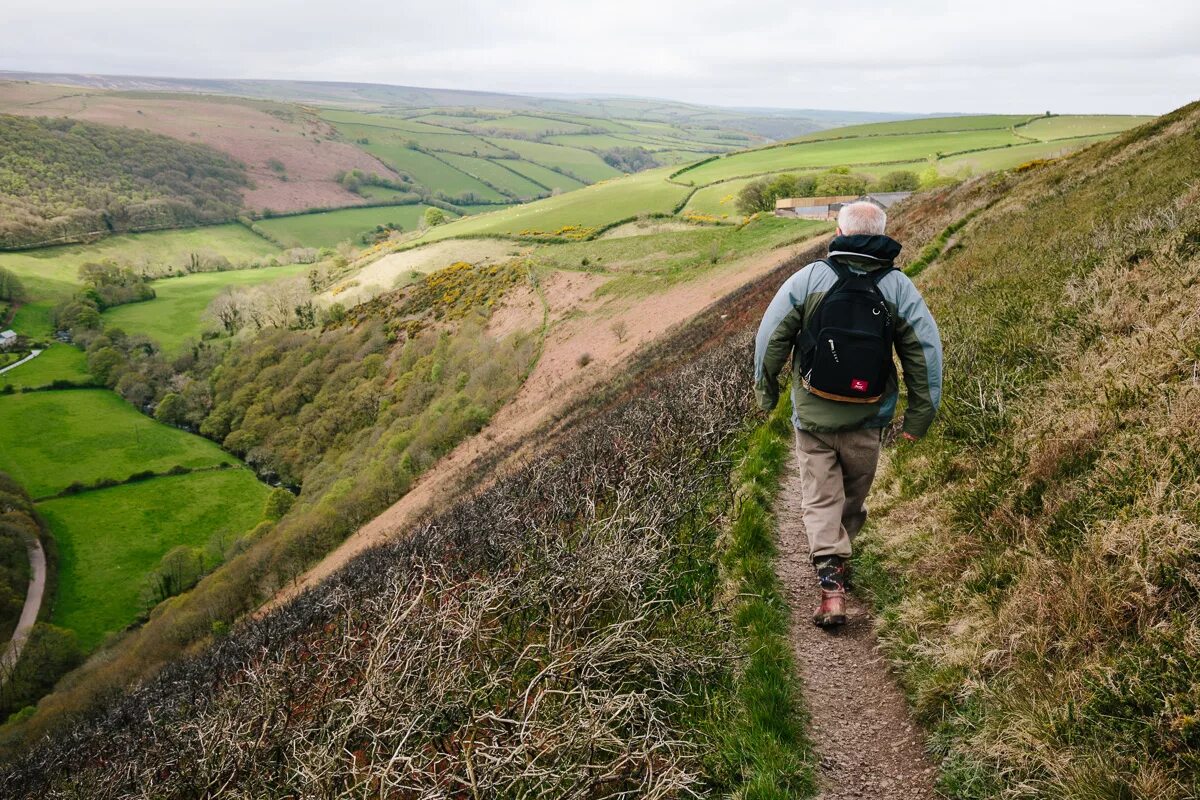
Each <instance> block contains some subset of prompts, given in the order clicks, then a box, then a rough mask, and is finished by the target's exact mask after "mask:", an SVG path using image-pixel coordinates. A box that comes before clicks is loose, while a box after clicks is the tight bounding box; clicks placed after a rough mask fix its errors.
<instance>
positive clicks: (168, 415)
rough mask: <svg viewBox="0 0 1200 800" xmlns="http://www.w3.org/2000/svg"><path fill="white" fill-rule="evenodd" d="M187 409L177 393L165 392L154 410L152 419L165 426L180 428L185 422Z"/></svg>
mask: <svg viewBox="0 0 1200 800" xmlns="http://www.w3.org/2000/svg"><path fill="white" fill-rule="evenodd" d="M186 413H187V407H186V405H185V404H184V402H183V397H181V396H180V395H179V394H178V393H177V392H167V393H166V394H165V395H163V399H162V400H159V401H158V408H156V409H154V418H155V419H156V420H158V421H159V422H164V423H166V424H167V425H175V426H177V427H178V426H181V425H183V424H184V422H186V416H185V415H186Z"/></svg>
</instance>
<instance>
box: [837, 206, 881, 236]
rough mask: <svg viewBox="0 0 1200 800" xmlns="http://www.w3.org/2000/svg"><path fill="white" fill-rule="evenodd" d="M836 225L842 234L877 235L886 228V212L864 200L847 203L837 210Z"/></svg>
mask: <svg viewBox="0 0 1200 800" xmlns="http://www.w3.org/2000/svg"><path fill="white" fill-rule="evenodd" d="M838 227H839V228H840V229H841V231H842V235H844V236H853V235H854V234H856V233H866V234H872V235H875V236H879V235H880V234H882V233H883V232H884V231H885V230H886V229H887V212H885V211H884V210H883V209H882V208H880V207H879V206H877V205H875V204H874V203H869V202H867V201H866V200H860V201H858V202H857V203H847V204H846V205H844V206H842V210H841V211H839V212H838Z"/></svg>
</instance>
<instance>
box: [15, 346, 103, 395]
mask: <svg viewBox="0 0 1200 800" xmlns="http://www.w3.org/2000/svg"><path fill="white" fill-rule="evenodd" d="M58 380H63V381H71V382H72V383H90V382H91V380H92V376H91V375H89V374H88V371H87V357H86V356H85V355H84V353H83V351H82V350H80V349H79V348H78V347H72V346H71V345H69V344H53V345H50V347H48V348H47V349H46V350H43V351H42V353H41V355H39V356H38V357H37V358H35V359H33V360H32V361H26V362H25V363H24V364H22V365H21V366H19V367H17V368H16V369H10V370H9V371H8V372H6V373H4V374H3V375H0V387H3V386H4V385H5V384H9V385H11V386H13V387H14V388H17V389H24V388H26V387H29V388H36V387H39V386H49V385H50V384H52V383H54V382H55V381H58ZM0 411H2V407H0Z"/></svg>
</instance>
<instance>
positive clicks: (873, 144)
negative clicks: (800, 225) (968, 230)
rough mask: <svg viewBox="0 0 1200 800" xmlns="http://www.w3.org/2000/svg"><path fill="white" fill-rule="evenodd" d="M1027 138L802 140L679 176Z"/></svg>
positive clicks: (905, 155) (892, 157)
mask: <svg viewBox="0 0 1200 800" xmlns="http://www.w3.org/2000/svg"><path fill="white" fill-rule="evenodd" d="M1024 142H1025V140H1024V139H1020V138H1018V137H1017V136H1015V135H1013V134H1012V133H1011V132H1009V131H1007V130H992V131H963V132H960V133H928V134H921V133H913V134H902V135H898V136H863V137H859V138H855V139H839V140H827V141H814V142H800V143H798V144H791V145H785V146H783V147H771V148H765V149H761V150H750V151H747V152H743V153H735V154H733V155H729V156H724V157H722V158H719V159H717V160H716V161H712V162H710V163H708V164H704V165H703V166H700V167H697V168H696V169H693V170H689V171H688V172H685V173H683V174H682V175H680V176H679V178H678V180H680V181H684V182H693V183H695V184H696V185H697V186H703V185H706V184H709V183H712V182H714V181H718V180H724V179H726V178H736V177H740V176H744V175H754V174H756V173H763V172H777V171H779V170H784V169H800V168H806V167H807V168H810V169H811V168H815V167H830V166H845V165H849V166H852V165H855V164H878V163H880V162H886V161H918V160H921V159H924V158H929V157H931V156H933V157H936V156H938V155H939V154H943V153H953V152H958V151H961V150H974V149H977V148H985V147H986V148H994V147H1005V146H1008V145H1019V144H1023V143H1024Z"/></svg>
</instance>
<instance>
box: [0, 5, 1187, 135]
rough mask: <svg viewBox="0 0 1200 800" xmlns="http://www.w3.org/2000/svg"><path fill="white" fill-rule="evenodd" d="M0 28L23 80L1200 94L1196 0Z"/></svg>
mask: <svg viewBox="0 0 1200 800" xmlns="http://www.w3.org/2000/svg"><path fill="white" fill-rule="evenodd" d="M0 29H2V30H3V31H4V45H3V47H2V48H0V69H16V70H29V71H65V72H88V73H98V74H124V75H152V76H166V77H188V78H287V79H307V80H339V81H366V82H375V83H392V84H401V85H409V86H431V87H441V88H453V89H482V90H490V91H502V92H517V93H520V92H574V93H591V94H599V93H603V94H623V95H639V96H650V97H663V98H671V99H677V100H686V101H692V102H699V103H711V104H717V105H727V106H773V107H788V108H838V109H858V110H870V111H911V112H934V111H953V112H982V111H995V112H1026V111H1030V112H1037V111H1044V110H1047V109H1048V110H1051V111H1054V112H1056V113H1064V112H1089V111H1091V112H1112V113H1153V114H1158V113H1162V112H1165V111H1168V110H1170V109H1172V108H1175V107H1177V106H1180V105H1182V104H1184V103H1186V102H1189V101H1191V100H1195V99H1197V98H1198V97H1200V2H1197V0H1158V2H1156V3H1153V4H1145V5H1140V7H1139V6H1135V4H1133V3H1130V2H1128V0H1124V2H1112V1H1111V0H1086V1H1084V0H1072V1H1071V2H1058V1H1057V0H1000V1H999V2H997V1H996V0H988V1H987V2H980V1H979V0H958V2H949V0H946V2H933V1H931V0H908V1H907V2H904V3H899V2H895V0H891V1H890V2H883V0H860V1H859V2H852V1H850V0H840V1H839V0H832V1H828V0H827V1H826V2H811V1H810V0H790V1H785V2H780V1H777V0H755V1H754V2H740V3H734V2H710V0H687V2H674V0H671V1H670V2H668V1H666V0H609V2H587V3H584V2H570V1H569V0H559V1H558V2H548V0H506V1H505V2H463V1H462V0H424V1H423V2H411V1H410V0H386V1H375V0H336V2H335V1H333V0H323V1H322V0H317V1H316V2H311V1H310V2H287V1H286V0H252V1H251V2H247V1H246V0H189V1H188V2H183V3H178V2H176V3H172V2H171V0H108V1H107V2H103V3H97V2H95V0H69V1H68V0H3V2H0Z"/></svg>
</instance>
